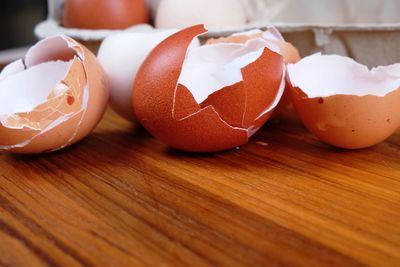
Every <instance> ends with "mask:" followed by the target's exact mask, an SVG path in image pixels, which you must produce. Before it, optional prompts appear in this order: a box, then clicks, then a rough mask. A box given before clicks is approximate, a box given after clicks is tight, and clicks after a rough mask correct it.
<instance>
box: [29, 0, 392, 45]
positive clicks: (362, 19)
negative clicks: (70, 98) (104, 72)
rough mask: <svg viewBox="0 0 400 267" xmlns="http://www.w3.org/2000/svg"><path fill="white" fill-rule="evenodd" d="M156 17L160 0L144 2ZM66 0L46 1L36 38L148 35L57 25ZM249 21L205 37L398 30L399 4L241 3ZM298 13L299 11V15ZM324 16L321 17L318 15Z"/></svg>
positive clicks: (357, 0) (339, 0)
mask: <svg viewBox="0 0 400 267" xmlns="http://www.w3.org/2000/svg"><path fill="white" fill-rule="evenodd" d="M147 1H148V3H149V7H150V9H151V11H152V13H153V17H155V13H156V10H157V5H158V3H159V1H161V0H147ZM64 2H65V0H48V7H49V15H48V18H47V19H46V20H45V21H43V22H41V23H39V24H38V25H37V26H36V27H35V34H36V36H37V37H39V38H46V37H49V36H51V35H55V34H65V35H68V36H70V37H72V38H76V39H80V40H84V41H101V40H103V39H104V38H106V37H107V36H109V35H112V34H115V33H118V32H121V31H124V32H147V31H151V30H152V29H153V27H152V26H151V25H148V24H140V25H135V26H133V27H130V28H127V29H124V30H88V29H73V28H65V27H62V26H61V25H60V23H59V22H60V21H61V18H62V10H63V5H64ZM242 2H243V6H244V8H245V10H246V12H247V16H248V17H249V18H250V19H249V23H248V24H246V25H243V26H241V27H231V26H224V27H213V28H210V29H209V32H208V33H207V35H206V37H219V36H227V35H230V34H232V33H235V32H240V31H244V30H249V29H254V28H260V29H266V28H267V27H268V26H270V25H274V26H276V27H277V28H278V29H279V30H280V31H281V32H283V33H285V32H301V31H309V30H312V31H315V32H328V33H331V32H334V31H400V12H398V10H400V1H398V0H351V1H348V0H336V1H332V0H242ZM299 10H301V12H298V11H299ZM321 14H323V15H321Z"/></svg>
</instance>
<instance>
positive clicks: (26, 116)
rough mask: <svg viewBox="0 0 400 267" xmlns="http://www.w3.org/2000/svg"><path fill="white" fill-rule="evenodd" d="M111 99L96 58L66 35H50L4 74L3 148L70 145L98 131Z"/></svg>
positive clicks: (0, 107) (0, 90)
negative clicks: (96, 128)
mask: <svg viewBox="0 0 400 267" xmlns="http://www.w3.org/2000/svg"><path fill="white" fill-rule="evenodd" d="M107 102H108V86H107V81H106V79H105V75H104V73H103V70H102V68H101V66H100V64H99V63H98V61H97V59H96V57H95V56H94V55H93V54H92V53H91V52H90V51H89V50H87V49H86V48H85V47H84V46H82V45H81V44H79V43H77V42H76V41H74V40H73V39H71V38H68V37H66V36H61V35H60V36H55V37H50V38H47V39H44V40H42V41H40V42H38V43H37V44H36V45H35V46H33V47H32V48H30V49H29V51H28V52H27V54H26V56H25V58H24V59H20V60H17V61H15V62H13V63H11V64H9V65H8V66H6V67H5V69H4V70H3V71H2V72H1V73H0V151H1V150H3V151H8V152H15V153H29V154H32V153H42V152H50V151H55V150H58V149H61V148H64V147H66V146H69V145H71V144H73V143H75V142H77V141H79V140H81V139H82V138H84V137H85V136H86V135H88V134H89V133H90V132H91V131H92V130H93V128H94V127H95V126H96V125H97V123H98V122H99V121H100V119H101V118H102V115H103V113H104V111H105V108H106V105H107Z"/></svg>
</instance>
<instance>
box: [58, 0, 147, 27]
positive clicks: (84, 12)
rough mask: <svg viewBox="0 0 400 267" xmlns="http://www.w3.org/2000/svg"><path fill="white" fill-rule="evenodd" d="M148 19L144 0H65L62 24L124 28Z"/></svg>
mask: <svg viewBox="0 0 400 267" xmlns="http://www.w3.org/2000/svg"><path fill="white" fill-rule="evenodd" d="M149 20H150V16H149V10H148V7H147V4H146V0H118V1H115V0H66V1H65V6H64V12H63V19H62V25H63V26H64V27H67V28H80V29H125V28H128V27H130V26H132V25H135V24H140V23H148V22H149Z"/></svg>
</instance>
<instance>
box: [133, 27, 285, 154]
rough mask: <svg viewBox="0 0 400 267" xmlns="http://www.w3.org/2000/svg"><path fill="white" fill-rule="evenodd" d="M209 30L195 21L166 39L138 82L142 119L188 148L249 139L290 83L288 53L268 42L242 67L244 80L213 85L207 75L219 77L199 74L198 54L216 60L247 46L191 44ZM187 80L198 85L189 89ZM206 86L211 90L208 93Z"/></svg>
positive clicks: (137, 98) (136, 93) (220, 146)
mask: <svg viewBox="0 0 400 267" xmlns="http://www.w3.org/2000/svg"><path fill="white" fill-rule="evenodd" d="M205 32H206V30H205V29H204V27H203V26H200V25H199V26H194V27H190V28H187V29H185V30H182V31H180V32H178V33H176V34H174V35H172V36H170V37H169V38H167V39H166V40H164V41H163V42H161V43H160V44H159V45H158V46H157V47H156V48H155V49H154V50H153V51H152V52H151V53H150V55H149V56H148V57H147V59H146V60H145V62H144V63H143V64H142V66H141V68H140V70H139V72H138V74H137V77H136V80H135V82H134V90H133V105H134V109H135V112H136V115H137V118H138V120H139V121H140V122H141V123H142V124H143V126H144V127H145V128H146V129H147V130H148V131H149V132H150V133H151V134H153V135H154V136H155V137H156V138H158V139H160V140H161V141H163V142H164V143H166V144H168V145H170V146H171V147H174V148H178V149H181V150H186V151H194V152H211V151H220V150H226V149H231V148H234V147H237V146H240V145H243V144H246V143H247V142H248V138H249V137H250V136H252V135H253V134H254V133H255V132H256V131H257V130H258V129H259V128H260V127H261V126H262V125H263V124H264V123H265V122H266V121H267V120H268V118H269V117H270V116H271V113H272V111H273V109H274V108H275V106H276V105H277V103H278V102H279V99H280V97H281V96H282V94H283V90H284V86H285V65H284V62H283V58H282V56H280V55H279V54H277V53H275V52H273V51H272V50H270V49H268V48H266V47H264V46H262V47H261V48H260V49H258V50H257V53H258V51H261V52H260V55H257V57H256V58H255V60H254V61H252V62H251V63H249V64H245V66H244V67H242V68H240V69H238V71H239V72H240V73H239V75H241V77H242V80H241V81H238V82H234V83H232V84H231V85H229V86H224V87H223V88H220V89H219V90H214V91H213V90H210V88H207V81H206V79H212V78H213V77H214V76H213V75H209V76H205V77H202V76H200V77H196V74H198V73H196V72H195V70H194V69H193V67H195V66H194V65H193V64H194V62H195V60H194V59H196V56H198V57H199V58H209V59H211V58H214V56H218V55H220V53H219V52H221V53H226V54H227V55H231V53H230V51H236V52H237V50H238V49H239V48H243V47H245V46H244V45H236V46H229V45H228V46H224V45H219V46H216V47H211V48H209V47H205V48H204V47H200V48H198V49H197V50H195V49H193V50H190V49H188V47H189V46H190V44H191V43H192V41H193V39H194V38H195V37H197V36H198V35H200V34H202V33H205ZM250 45H251V44H249V47H250ZM253 45H254V43H253ZM258 45H260V44H258ZM263 45H264V44H263ZM230 49H231V50H230ZM246 49H247V47H246ZM224 50H226V51H224ZM191 51H192V52H193V53H192V52H191ZM246 51H247V50H246ZM196 53H198V54H197V55H196ZM213 53H215V54H213ZM249 54H252V56H254V55H253V54H254V53H249ZM190 55H192V56H193V57H192V58H190V57H189V56H190ZM246 57H247V54H245V55H244V58H246ZM238 58H240V57H238ZM190 59H193V60H190ZM240 59H241V60H243V58H240ZM233 62H235V60H234V61H233ZM203 63H204V64H205V63H206V62H203ZM236 63H238V62H235V64H236ZM228 66H229V64H227V65H224V67H223V68H225V69H227V68H228ZM196 67H198V66H196ZM209 67H210V66H203V65H200V68H204V69H208V68H209ZM212 67H215V66H211V68H212ZM184 74H185V75H184ZM214 74H215V73H214ZM224 78H226V79H229V78H231V76H229V75H228V76H226V77H224ZM197 80H199V81H200V82H197ZM222 80H223V78H221V81H222ZM185 84H190V86H197V87H198V88H196V89H195V90H194V89H193V88H190V89H189V88H188V87H186V86H185ZM199 88H201V89H199ZM203 89H205V90H209V91H208V92H206V93H204V90H203Z"/></svg>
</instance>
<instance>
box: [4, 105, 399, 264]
mask: <svg viewBox="0 0 400 267" xmlns="http://www.w3.org/2000/svg"><path fill="white" fill-rule="evenodd" d="M399 226H400V133H398V134H396V135H394V136H392V137H391V138H390V139H389V140H388V141H387V142H386V143H383V144H381V145H378V146H376V147H373V148H371V149H367V150H363V151H344V150H338V149H334V148H332V147H329V146H327V145H324V144H322V143H321V142H319V141H317V140H316V139H315V138H314V137H313V136H312V135H310V134H308V133H307V132H306V131H305V130H304V129H303V127H302V126H301V125H300V124H299V123H298V122H296V121H295V120H294V119H289V118H287V119H282V120H280V121H274V122H270V123H269V125H267V126H266V127H265V128H264V129H263V130H262V131H261V132H259V133H258V134H257V135H256V136H255V137H254V138H253V139H252V141H251V143H250V144H248V145H246V146H243V147H242V148H240V149H237V150H233V151H230V152H225V153H219V154H206V155H204V154H203V155H201V154H187V153H181V152H177V151H174V150H171V149H168V148H167V147H166V146H164V145H163V144H161V143H160V142H158V141H157V140H154V139H152V138H151V137H150V136H149V135H148V134H147V133H146V132H145V131H144V130H143V129H142V128H140V127H139V126H134V125H132V124H131V123H129V122H125V121H123V120H122V119H119V118H118V117H117V116H116V115H115V114H114V113H112V112H111V111H109V112H108V113H107V115H106V117H105V119H104V120H103V122H102V123H101V124H100V126H99V127H98V128H97V130H96V131H95V133H94V134H93V135H91V136H90V137H88V138H87V139H85V140H84V141H83V142H81V143H79V144H77V145H74V146H73V147H71V148H68V149H65V150H64V151H61V152H57V153H52V154H48V155H43V156H12V155H5V154H3V155H0V265H3V266H30V267H33V266H68V267H70V266H367V265H368V266H400V227H399Z"/></svg>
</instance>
